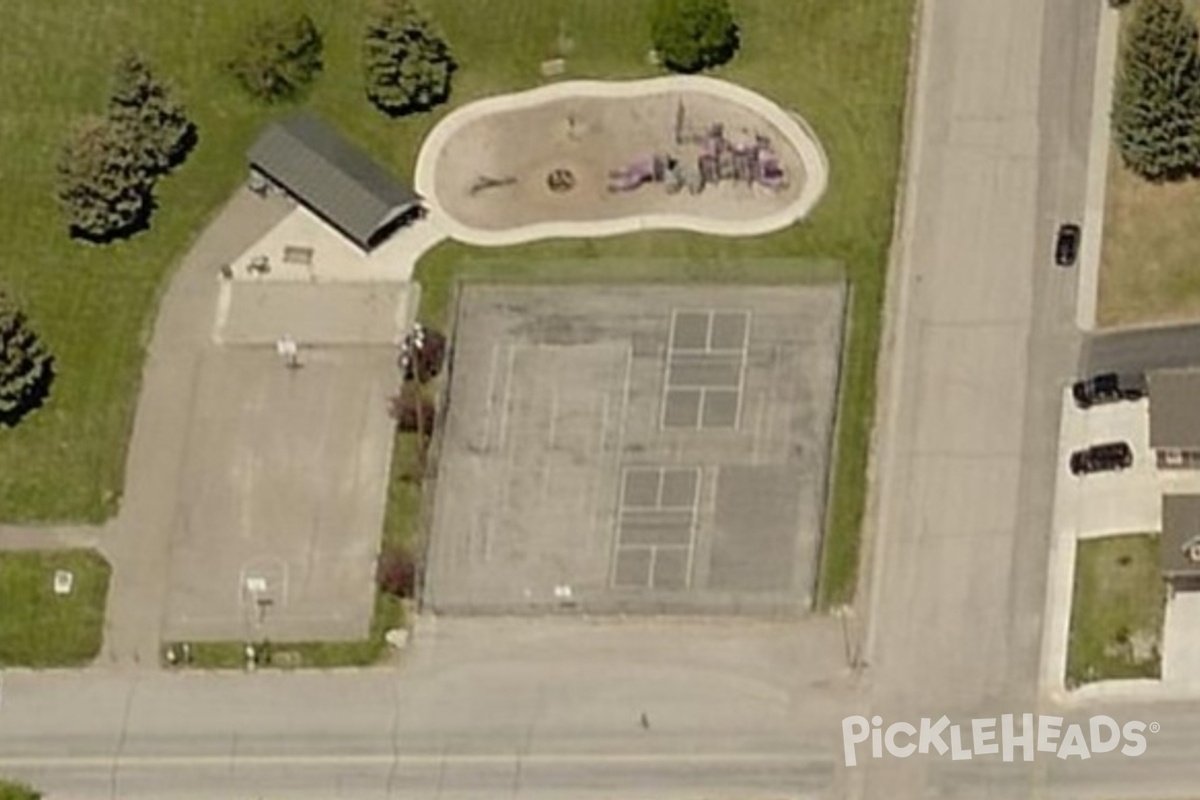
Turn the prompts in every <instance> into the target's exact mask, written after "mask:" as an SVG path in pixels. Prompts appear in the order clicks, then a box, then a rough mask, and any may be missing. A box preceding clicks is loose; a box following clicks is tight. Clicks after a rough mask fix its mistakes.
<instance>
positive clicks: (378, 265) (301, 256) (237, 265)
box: [214, 205, 446, 283]
mask: <svg viewBox="0 0 1200 800" xmlns="http://www.w3.org/2000/svg"><path fill="white" fill-rule="evenodd" d="M445 237H446V233H445V231H444V230H443V229H442V226H441V225H439V224H438V221H437V217H436V215H433V216H427V217H425V218H424V219H419V220H417V221H415V222H413V223H411V224H410V225H407V226H405V227H403V228H401V229H399V230H397V231H396V232H395V233H393V234H392V235H391V236H390V237H389V238H388V239H387V240H386V241H384V242H383V243H382V244H380V245H379V246H378V247H376V248H375V249H374V250H372V251H370V252H364V251H363V250H361V249H359V247H358V246H357V245H355V244H354V243H353V242H351V241H350V240H349V239H347V238H346V237H345V236H344V235H343V234H342V233H341V232H340V231H338V230H337V229H336V228H334V227H333V226H331V225H330V224H329V223H327V222H325V220H323V219H321V218H320V217H319V216H317V215H316V214H314V213H313V212H312V211H309V210H308V209H307V208H305V207H304V206H299V205H296V206H293V208H292V211H291V212H290V213H289V214H288V215H287V216H286V217H285V218H284V219H283V220H281V221H280V222H279V223H278V224H277V225H276V226H275V227H274V228H272V229H271V230H270V231H269V232H268V233H267V234H266V235H265V236H263V237H262V238H260V239H259V240H258V241H257V242H255V243H254V244H253V245H252V246H250V247H249V248H247V249H246V250H245V251H244V252H243V253H241V254H240V255H239V256H237V258H235V259H234V260H233V261H232V262H231V263H230V264H229V266H230V268H231V270H232V271H233V278H234V280H237V281H250V282H252V283H262V282H270V283H278V282H284V283H289V282H297V281H299V282H315V283H338V282H341V281H349V282H352V283H362V282H371V281H385V282H402V281H408V280H411V279H412V273H413V268H414V267H415V266H416V263H417V260H418V259H419V258H420V256H421V255H422V254H423V253H424V252H425V251H426V250H428V249H430V248H431V247H433V246H434V245H435V244H437V243H438V242H440V241H442V240H443V239H445ZM263 258H265V259H266V260H267V263H268V265H269V269H268V271H266V272H262V271H259V270H255V269H253V268H252V267H251V264H252V263H253V262H255V260H257V259H263ZM214 269H215V265H214Z"/></svg>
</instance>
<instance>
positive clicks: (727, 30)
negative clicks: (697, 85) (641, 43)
mask: <svg viewBox="0 0 1200 800" xmlns="http://www.w3.org/2000/svg"><path fill="white" fill-rule="evenodd" d="M650 32H651V40H652V42H653V44H654V49H655V50H656V51H657V52H658V55H659V58H660V59H662V63H663V64H664V65H665V66H666V67H667V68H668V69H671V70H674V71H676V72H699V71H700V70H702V69H708V68H710V67H715V66H718V65H720V64H724V63H725V62H727V61H729V59H731V58H733V56H734V54H735V53H736V52H737V49H738V44H739V37H738V26H737V22H736V21H734V18H733V10H732V9H731V8H730V6H729V0H657V2H656V4H655V7H654V13H653V16H652V17H651V23H650Z"/></svg>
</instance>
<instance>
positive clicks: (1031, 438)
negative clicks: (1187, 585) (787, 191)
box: [853, 0, 1101, 799]
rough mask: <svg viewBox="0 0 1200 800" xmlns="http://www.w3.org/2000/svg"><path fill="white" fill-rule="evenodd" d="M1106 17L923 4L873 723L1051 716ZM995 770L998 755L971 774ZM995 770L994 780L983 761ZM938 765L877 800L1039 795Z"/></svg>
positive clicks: (885, 782) (1030, 1)
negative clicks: (1081, 277)
mask: <svg viewBox="0 0 1200 800" xmlns="http://www.w3.org/2000/svg"><path fill="white" fill-rule="evenodd" d="M1100 8H1101V6H1100V4H1098V3H1092V2H1089V1H1087V0H1070V2H1057V1H1055V2H1048V1H1044V0H1014V2H1009V3H994V2H990V1H989V0H953V2H950V0H926V5H925V9H924V19H923V22H922V24H923V32H922V36H923V47H922V54H921V59H920V66H919V69H918V86H919V88H918V92H917V94H918V97H917V107H916V111H915V113H916V117H915V124H914V130H913V131H912V135H913V137H914V139H913V152H912V155H911V162H910V165H909V168H910V175H911V178H910V182H909V185H908V189H907V195H906V198H905V206H906V218H905V220H904V223H903V224H904V229H903V244H904V246H903V249H902V251H901V253H900V254H899V255H898V259H899V265H898V267H897V271H896V273H895V274H894V277H893V279H894V280H895V281H896V282H897V283H896V291H895V292H894V293H893V303H895V301H896V298H899V308H896V307H893V313H897V314H898V316H897V317H896V319H897V320H898V325H897V326H896V339H895V343H894V353H893V362H892V367H891V370H892V371H891V375H892V380H891V381H890V382H889V383H888V385H887V386H886V387H885V389H884V392H885V394H884V401H885V402H886V403H887V404H888V406H889V413H888V414H887V415H886V416H885V418H884V420H883V424H884V428H883V430H882V432H881V440H880V458H881V462H880V470H881V484H880V492H881V494H880V505H879V508H878V514H879V517H878V523H877V525H878V527H877V530H878V534H877V536H878V538H877V542H876V545H875V547H876V554H875V555H876V558H875V566H876V569H875V572H874V573H873V578H872V585H871V587H870V592H871V597H872V598H873V602H872V603H871V606H870V607H871V628H870V635H869V636H868V642H867V647H866V660H867V662H868V664H869V668H868V669H869V678H870V680H871V684H872V688H871V692H870V699H869V707H870V711H871V713H875V714H880V715H882V716H883V717H884V719H885V720H889V721H895V720H900V719H912V718H916V719H919V718H920V717H922V716H929V715H932V716H935V717H936V716H940V715H941V714H943V713H945V714H949V715H951V716H952V717H957V718H965V719H970V718H971V717H972V716H993V715H995V714H997V713H1005V712H1010V713H1021V712H1025V711H1030V712H1032V711H1035V710H1036V700H1037V698H1036V694H1035V687H1036V682H1037V663H1038V651H1039V647H1040V632H1041V608H1042V603H1043V600H1044V590H1045V573H1046V557H1047V551H1048V535H1049V531H1050V517H1051V504H1052V499H1053V494H1052V493H1053V488H1054V471H1055V452H1054V451H1055V440H1056V432H1057V427H1058V410H1059V397H1060V394H1059V392H1060V390H1061V387H1062V385H1063V384H1064V383H1065V382H1066V380H1067V379H1068V378H1069V376H1071V375H1072V374H1073V372H1074V368H1075V365H1076V359H1077V352H1078V347H1079V335H1078V333H1077V332H1076V331H1075V329H1074V327H1073V321H1074V316H1075V315H1074V308H1075V285H1074V282H1075V277H1076V276H1075V274H1074V271H1072V270H1063V269H1058V268H1056V267H1055V266H1054V265H1053V261H1052V258H1051V255H1052V254H1051V243H1052V241H1053V236H1054V228H1055V226H1056V224H1057V222H1058V221H1059V220H1061V219H1063V218H1067V217H1078V216H1079V214H1080V212H1081V210H1082V207H1083V203H1084V188H1085V177H1086V172H1085V169H1086V155H1087V142H1088V133H1089V124H1090V102H1091V96H1092V91H1091V89H1092V73H1093V62H1094V48H1095V42H1096V32H1097V29H1098V19H1099V18H1098V14H1099V12H1100ZM972 763H974V764H979V763H982V762H972ZM976 768H977V767H976ZM972 769H973V767H972V766H969V765H968V766H966V767H964V766H962V765H955V766H954V767H953V768H952V767H950V766H949V765H948V764H947V763H944V762H942V761H938V760H932V759H929V758H925V759H921V758H912V759H907V760H895V759H893V760H890V761H880V762H872V763H871V764H870V765H869V766H868V767H866V768H865V769H862V770H859V771H856V772H854V773H853V776H854V781H855V783H856V790H857V793H860V794H861V796H865V797H868V798H884V797H886V798H922V799H924V798H930V797H943V796H944V797H966V796H982V795H979V794H967V793H964V791H962V790H961V787H960V788H958V789H955V788H954V787H955V786H956V785H957V783H958V782H959V781H960V780H961V778H960V777H959V776H960V774H963V773H965V775H966V776H968V777H970V778H971V779H972V780H984V781H985V782H986V784H987V786H988V790H987V795H986V796H988V797H992V798H1000V797H1013V798H1026V797H1028V796H1029V795H1030V790H1031V785H1032V784H1033V783H1034V782H1035V781H1036V780H1037V777H1038V775H1037V773H1035V772H1034V771H1033V770H1031V769H1029V768H1028V767H1027V766H1026V765H1024V764H1013V765H1003V764H1002V765H1000V767H999V768H989V769H986V771H985V772H981V773H975V772H972Z"/></svg>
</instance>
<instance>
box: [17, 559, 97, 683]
mask: <svg viewBox="0 0 1200 800" xmlns="http://www.w3.org/2000/svg"><path fill="white" fill-rule="evenodd" d="M59 569H65V570H69V571H70V572H72V573H74V575H75V584H74V587H73V589H72V592H71V593H70V594H69V595H61V596H60V595H56V594H55V593H54V573H55V571H56V570H59ZM108 578H109V567H108V562H106V561H105V560H104V559H103V558H102V557H101V556H100V555H99V554H98V553H94V552H92V551H90V550H59V551H53V552H50V551H20V552H6V553H0V667H6V666H27V667H69V666H80V665H83V664H86V663H88V662H89V661H91V660H92V659H94V658H95V657H96V654H97V653H99V652H100V645H101V643H102V640H103V636H104V603H105V599H106V597H107V595H108Z"/></svg>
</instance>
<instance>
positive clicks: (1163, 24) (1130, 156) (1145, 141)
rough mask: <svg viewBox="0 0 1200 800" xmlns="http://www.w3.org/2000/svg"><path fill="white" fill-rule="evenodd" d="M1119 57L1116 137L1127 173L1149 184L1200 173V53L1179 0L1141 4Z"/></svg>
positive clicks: (1192, 23) (1145, 0) (1143, 1)
mask: <svg viewBox="0 0 1200 800" xmlns="http://www.w3.org/2000/svg"><path fill="white" fill-rule="evenodd" d="M1134 14H1135V16H1134V19H1133V23H1132V25H1131V26H1130V29H1129V33H1128V39H1127V42H1126V44H1125V47H1124V50H1123V51H1122V53H1121V64H1120V69H1119V72H1118V74H1117V85H1116V90H1115V92H1114V98H1113V114H1112V116H1113V135H1114V138H1115V140H1116V144H1117V148H1118V150H1119V151H1120V153H1121V158H1122V160H1123V161H1124V162H1125V164H1126V166H1128V167H1129V169H1131V170H1133V171H1134V172H1136V173H1137V174H1139V175H1141V176H1142V177H1143V178H1146V179H1147V180H1151V181H1164V180H1179V179H1181V178H1185V177H1188V176H1192V175H1195V174H1196V173H1197V172H1198V171H1200V51H1198V50H1197V30H1196V22H1195V20H1194V19H1193V18H1192V16H1191V15H1190V14H1189V13H1188V11H1187V10H1186V9H1185V8H1184V7H1183V4H1182V2H1181V0H1141V2H1139V3H1138V5H1137V7H1136V9H1135V11H1134Z"/></svg>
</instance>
